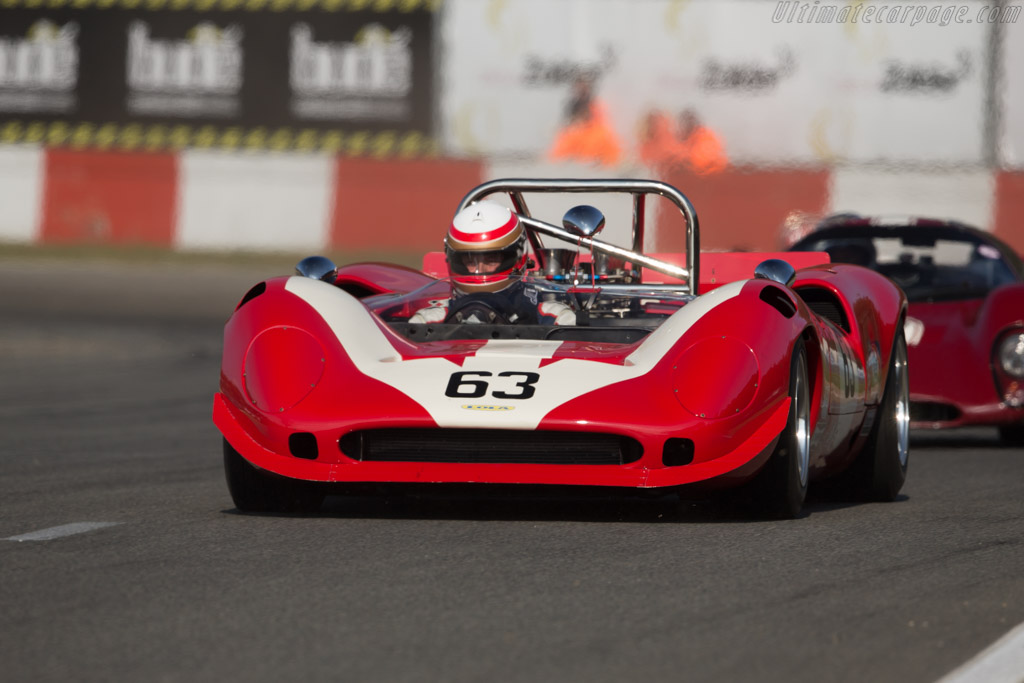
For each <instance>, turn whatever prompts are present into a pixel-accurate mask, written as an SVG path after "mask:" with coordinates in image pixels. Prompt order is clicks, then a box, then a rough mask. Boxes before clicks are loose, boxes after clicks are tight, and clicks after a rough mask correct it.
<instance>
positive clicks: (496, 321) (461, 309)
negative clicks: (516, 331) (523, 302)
mask: <svg viewBox="0 0 1024 683" xmlns="http://www.w3.org/2000/svg"><path fill="white" fill-rule="evenodd" d="M444 321H445V322H446V323H467V324H484V325H508V324H510V323H509V319H508V318H507V317H506V316H505V314H504V313H502V312H501V311H499V310H498V308H497V307H496V306H494V305H493V304H491V303H490V302H487V301H482V300H480V299H473V300H470V301H467V302H466V303H465V304H463V305H461V306H459V305H458V304H456V305H454V306H452V307H451V308H450V309H449V310H448V315H447V316H445V319H444Z"/></svg>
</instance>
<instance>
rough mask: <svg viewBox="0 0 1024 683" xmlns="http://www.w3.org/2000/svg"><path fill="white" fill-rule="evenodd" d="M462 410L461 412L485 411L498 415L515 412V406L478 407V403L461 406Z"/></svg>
mask: <svg viewBox="0 0 1024 683" xmlns="http://www.w3.org/2000/svg"><path fill="white" fill-rule="evenodd" d="M462 409H463V410H486V411H488V412H493V413H500V412H503V411H508V410H515V409H516V407H515V406H487V405H480V404H478V403H467V404H466V405H464V406H462Z"/></svg>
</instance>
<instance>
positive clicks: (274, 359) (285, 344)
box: [243, 326, 326, 413]
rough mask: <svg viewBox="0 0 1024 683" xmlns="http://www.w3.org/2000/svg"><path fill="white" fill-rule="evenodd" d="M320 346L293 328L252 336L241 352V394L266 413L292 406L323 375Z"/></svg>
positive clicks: (314, 339) (313, 338) (310, 389)
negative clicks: (242, 384) (243, 373)
mask: <svg viewBox="0 0 1024 683" xmlns="http://www.w3.org/2000/svg"><path fill="white" fill-rule="evenodd" d="M325 362H326V357H325V354H324V349H323V347H322V346H320V342H318V341H317V340H316V338H315V337H313V335H311V334H310V333H309V332H306V331H305V330H302V329H299V328H297V327H285V326H282V327H271V328H270V329H267V330H264V331H263V332H261V333H260V334H258V335H257V336H256V338H255V339H253V340H252V342H251V343H250V344H249V348H248V350H247V351H246V352H245V376H244V378H243V381H244V384H245V393H246V395H247V397H248V399H249V401H250V402H251V403H252V404H253V405H254V406H255V407H257V408H259V409H260V410H262V411H264V412H267V413H280V412H284V411H285V410H287V409H288V408H291V407H293V406H295V405H296V404H297V403H298V402H299V401H301V400H302V399H304V398H305V397H306V395H307V394H309V392H310V391H312V390H313V387H315V386H316V385H317V383H318V382H319V381H320V378H321V377H323V374H324V364H325Z"/></svg>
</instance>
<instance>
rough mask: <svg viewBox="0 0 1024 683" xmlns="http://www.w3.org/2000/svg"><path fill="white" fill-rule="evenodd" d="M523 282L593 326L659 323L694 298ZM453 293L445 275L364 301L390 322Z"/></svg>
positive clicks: (539, 280)
mask: <svg viewBox="0 0 1024 683" xmlns="http://www.w3.org/2000/svg"><path fill="white" fill-rule="evenodd" d="M523 283H524V284H525V285H526V286H527V287H528V288H529V289H530V290H531V291H532V293H531V296H536V297H537V300H538V301H557V302H559V303H563V304H565V305H567V306H569V308H571V309H572V310H573V311H576V312H577V313H578V314H579V313H581V312H582V313H585V315H584V316H579V315H578V320H580V321H585V324H586V325H589V326H593V327H600V326H623V325H637V326H642V327H651V326H657V325H658V324H660V323H661V322H662V321H663V320H665V319H666V318H668V316H670V315H672V314H673V313H675V312H676V311H678V310H679V308H680V307H682V306H683V305H685V304H686V303H687V302H689V301H691V300H692V299H693V296H691V295H688V294H678V293H676V292H673V291H669V290H665V289H660V290H659V289H658V288H656V287H651V288H645V287H643V286H642V285H629V286H616V285H605V286H599V287H590V286H583V287H575V286H572V285H569V284H559V283H555V282H552V281H550V280H547V279H544V278H540V277H526V278H523ZM451 292H452V287H451V282H450V280H449V279H448V278H443V279H440V280H437V281H435V282H431V283H430V284H428V285H427V286H425V287H421V288H420V289H417V290H415V291H412V292H409V293H408V294H402V295H396V294H381V295H377V296H372V297H367V298H366V299H364V300H363V302H364V303H365V304H366V305H367V306H368V307H369V308H370V309H371V310H372V311H374V312H375V313H377V315H379V316H380V317H381V318H383V319H384V320H385V321H386V322H406V321H408V320H409V318H410V317H412V315H413V314H414V313H416V312H417V311H418V310H420V309H422V308H424V307H427V306H432V305H434V306H436V305H438V304H441V303H445V302H447V300H448V299H449V297H450V296H451ZM577 324H578V325H579V324H580V323H579V322H578V323H577Z"/></svg>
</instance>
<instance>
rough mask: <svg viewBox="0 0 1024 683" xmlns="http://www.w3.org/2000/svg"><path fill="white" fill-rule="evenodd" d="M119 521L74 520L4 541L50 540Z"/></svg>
mask: <svg viewBox="0 0 1024 683" xmlns="http://www.w3.org/2000/svg"><path fill="white" fill-rule="evenodd" d="M120 523H121V522H74V523H73V524H62V525H61V526H54V527H50V528H49V529H41V530H40V531H30V532H29V533H27V534H20V535H18V536H8V537H7V538H5V539H4V540H5V541H51V540H53V539H55V538H60V537H61V536H71V535H72V534H84V533H85V532H86V531H93V530H94V529H102V528H104V527H108V526H116V525H118V524H120Z"/></svg>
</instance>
